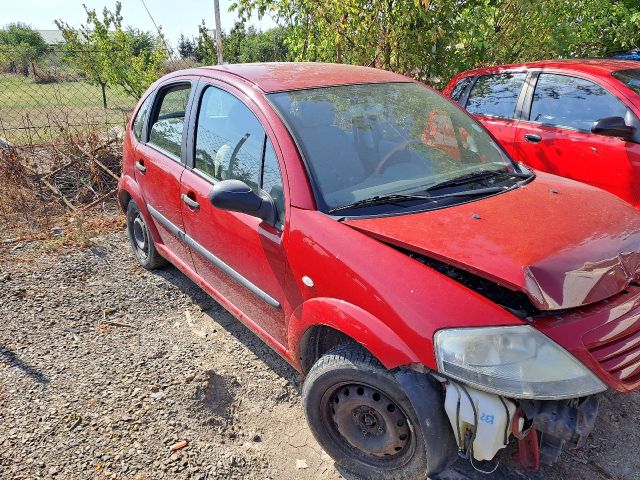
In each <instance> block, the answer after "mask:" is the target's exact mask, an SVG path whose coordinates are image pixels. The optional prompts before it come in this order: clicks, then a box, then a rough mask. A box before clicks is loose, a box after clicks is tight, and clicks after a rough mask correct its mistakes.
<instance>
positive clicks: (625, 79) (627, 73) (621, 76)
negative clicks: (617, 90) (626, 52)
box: [611, 68, 640, 95]
mask: <svg viewBox="0 0 640 480" xmlns="http://www.w3.org/2000/svg"><path fill="white" fill-rule="evenodd" d="M611 75H612V76H613V78H615V79H616V80H618V81H620V82H622V83H624V84H625V85H626V86H627V87H629V88H630V89H631V90H633V91H634V92H636V93H637V94H638V95H640V68H634V69H632V70H618V71H617V72H613V73H612V74H611Z"/></svg>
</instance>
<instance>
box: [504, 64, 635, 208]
mask: <svg viewBox="0 0 640 480" xmlns="http://www.w3.org/2000/svg"><path fill="white" fill-rule="evenodd" d="M611 116H617V117H623V118H626V119H627V123H629V124H634V123H635V122H636V121H637V119H636V118H635V114H634V113H633V112H632V111H631V110H630V109H628V108H627V106H626V105H625V104H624V103H623V102H622V101H621V100H619V99H618V98H617V97H616V96H614V95H613V94H612V93H611V92H609V91H608V90H607V89H605V88H604V87H603V86H601V85H597V84H596V83H594V82H592V81H590V80H587V79H584V78H579V77H575V76H569V75H561V74H556V73H541V74H540V75H539V77H538V80H537V83H536V86H535V90H534V94H533V99H532V103H531V106H530V113H529V115H528V116H527V117H526V118H527V119H528V120H523V121H522V122H520V125H519V127H518V130H517V133H516V138H515V142H514V144H515V152H514V157H515V159H516V160H518V161H521V162H523V163H525V164H527V165H530V166H531V167H533V168H535V169H539V170H542V171H545V172H549V173H553V174H556V175H560V176H563V177H568V178H572V179H574V180H577V181H580V182H584V183H588V184H590V185H593V186H596V187H599V188H602V189H604V190H607V191H609V192H611V193H613V194H615V195H618V196H619V197H621V198H623V199H624V200H626V201H628V202H630V203H632V204H634V205H640V178H638V177H636V176H634V175H633V170H634V168H638V166H640V145H638V144H637V143H632V142H626V141H624V140H621V139H619V138H612V137H607V136H603V135H596V134H593V133H591V127H592V126H593V124H594V123H595V122H596V121H597V120H599V119H601V118H604V117H611Z"/></svg>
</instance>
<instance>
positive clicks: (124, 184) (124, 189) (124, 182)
mask: <svg viewBox="0 0 640 480" xmlns="http://www.w3.org/2000/svg"><path fill="white" fill-rule="evenodd" d="M131 200H133V201H134V202H136V205H138V208H139V209H140V213H142V216H143V217H144V220H145V222H146V223H147V228H148V229H149V231H150V232H151V236H152V238H153V241H154V242H156V243H162V239H161V238H160V234H159V233H158V230H157V228H156V224H155V223H154V222H153V219H152V217H151V214H149V210H148V209H147V204H146V203H145V201H144V198H143V197H142V191H141V190H140V185H139V184H138V183H137V182H136V181H135V180H134V179H133V178H131V177H130V176H128V175H127V176H123V177H121V178H120V184H119V185H118V205H119V206H120V208H121V209H122V211H123V212H124V213H125V214H126V213H127V205H128V204H129V202H130V201H131Z"/></svg>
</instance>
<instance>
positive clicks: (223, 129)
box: [195, 87, 266, 190]
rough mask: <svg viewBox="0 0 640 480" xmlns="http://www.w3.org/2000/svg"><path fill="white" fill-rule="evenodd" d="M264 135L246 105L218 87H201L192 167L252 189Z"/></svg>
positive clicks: (262, 147)
mask: <svg viewBox="0 0 640 480" xmlns="http://www.w3.org/2000/svg"><path fill="white" fill-rule="evenodd" d="M265 139H266V134H265V132H264V129H263V128H262V125H260V122H259V121H258V119H257V118H256V116H255V115H254V114H253V113H252V112H251V110H249V108H248V107H247V106H246V105H245V104H244V103H242V102H241V101H240V100H239V99H238V98H236V97H234V96H233V95H231V94H230V93H227V92H225V91H224V90H221V89H219V88H215V87H209V88H207V90H205V93H204V95H203V96H202V102H201V104H200V112H199V113H198V127H197V130H196V151H195V168H197V169H198V170H200V171H202V172H204V173H206V174H207V175H209V176H210V177H212V178H214V179H216V180H228V179H236V180H242V181H243V182H244V183H246V184H247V185H249V186H250V187H251V188H252V189H254V190H256V189H257V188H258V186H259V184H260V166H261V164H262V155H263V151H264V142H265Z"/></svg>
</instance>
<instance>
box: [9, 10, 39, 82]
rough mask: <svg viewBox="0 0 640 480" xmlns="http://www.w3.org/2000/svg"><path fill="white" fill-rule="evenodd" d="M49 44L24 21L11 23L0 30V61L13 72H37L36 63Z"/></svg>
mask: <svg viewBox="0 0 640 480" xmlns="http://www.w3.org/2000/svg"><path fill="white" fill-rule="evenodd" d="M48 49H49V46H48V45H47V43H46V42H45V41H44V39H43V38H42V36H41V35H40V34H39V33H38V32H37V31H36V30H34V29H33V28H31V27H30V26H28V25H26V24H24V23H19V22H18V23H10V24H9V25H7V26H6V27H4V29H2V30H0V62H1V63H3V64H5V65H7V66H8V70H9V71H10V72H12V73H21V74H23V75H24V76H29V73H30V72H31V73H32V74H33V75H35V74H36V63H37V62H38V61H40V60H41V59H42V57H44V55H45V54H46V52H47V50H48Z"/></svg>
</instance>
